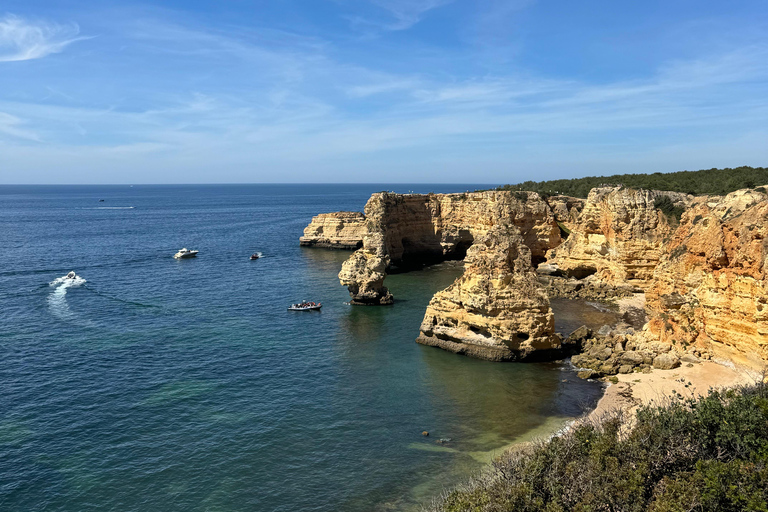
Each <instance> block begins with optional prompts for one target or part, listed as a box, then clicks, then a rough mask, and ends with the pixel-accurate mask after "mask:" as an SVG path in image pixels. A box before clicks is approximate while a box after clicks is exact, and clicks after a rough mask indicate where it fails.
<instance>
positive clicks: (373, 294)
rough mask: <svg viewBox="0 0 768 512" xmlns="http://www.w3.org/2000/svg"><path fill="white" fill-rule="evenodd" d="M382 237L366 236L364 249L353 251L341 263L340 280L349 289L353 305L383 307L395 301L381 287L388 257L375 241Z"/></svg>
mask: <svg viewBox="0 0 768 512" xmlns="http://www.w3.org/2000/svg"><path fill="white" fill-rule="evenodd" d="M381 236H382V235H381V234H380V233H374V234H371V235H368V236H366V237H365V239H364V241H363V244H364V245H363V248H362V249H358V250H357V251H355V252H354V253H352V256H350V257H349V259H348V260H347V261H345V262H344V264H343V265H342V266H341V272H339V281H341V284H342V285H344V286H346V287H347V288H348V289H349V295H350V297H351V300H350V303H352V304H358V305H366V306H383V305H389V304H392V303H393V302H394V298H393V297H392V294H391V293H389V290H387V288H386V287H385V286H384V278H385V277H386V276H387V266H388V265H389V256H387V254H386V252H385V250H384V247H383V244H381V243H377V239H378V238H380V237H381Z"/></svg>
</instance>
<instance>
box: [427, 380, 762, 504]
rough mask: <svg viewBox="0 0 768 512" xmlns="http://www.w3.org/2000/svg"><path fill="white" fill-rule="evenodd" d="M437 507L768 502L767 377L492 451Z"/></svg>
mask: <svg viewBox="0 0 768 512" xmlns="http://www.w3.org/2000/svg"><path fill="white" fill-rule="evenodd" d="M433 510H436V511H441V512H460V511H472V512H486V511H493V512H497V511H498V512H501V511H547V512H555V511H581V512H589V511H602V510H605V511H638V512H639V511H653V512H678V511H680V512H682V511H691V510H695V511H726V512H727V511H737V510H755V511H768V387H767V386H766V385H764V384H759V385H756V386H754V387H749V388H743V389H740V390H729V391H724V392H711V393H710V394H709V395H708V396H707V397H705V398H701V399H698V400H683V399H682V398H678V399H675V400H672V401H671V403H669V404H668V405H666V406H664V407H650V406H649V407H644V408H642V409H641V410H639V411H638V413H637V416H636V420H635V421H634V424H633V426H631V427H627V424H626V423H624V422H622V421H621V419H620V418H618V417H613V418H611V419H608V420H606V421H604V422H603V423H602V424H600V425H581V426H578V427H576V428H574V429H572V430H571V431H570V432H568V433H566V434H564V435H561V436H557V437H554V438H552V439H551V440H549V441H547V442H543V443H541V444H539V445H537V446H534V447H530V448H528V449H527V450H524V451H519V452H516V453H512V454H510V455H507V456H505V457H503V458H501V459H500V460H498V461H496V462H495V463H494V466H493V470H492V471H490V472H489V473H488V474H487V475H485V476H484V477H482V478H480V479H478V480H477V481H475V482H474V483H473V484H471V485H469V486H467V487H466V488H464V489H461V490H456V491H454V492H451V493H449V494H448V495H447V496H446V497H445V498H444V499H443V500H442V502H440V503H439V504H437V505H436V506H435V507H434V509H433Z"/></svg>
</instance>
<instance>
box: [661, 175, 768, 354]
mask: <svg viewBox="0 0 768 512" xmlns="http://www.w3.org/2000/svg"><path fill="white" fill-rule="evenodd" d="M767 244H768V196H766V195H765V194H763V193H760V192H757V191H754V190H741V191H738V192H734V193H731V194H729V195H728V196H726V197H722V198H720V197H704V198H698V199H697V200H696V201H695V202H694V204H693V205H692V207H691V208H690V209H689V210H688V211H686V212H685V213H684V214H683V216H682V219H681V223H680V227H679V228H678V229H677V231H676V232H675V234H674V237H673V238H672V240H671V241H670V242H669V244H668V246H667V247H666V251H665V253H664V254H663V256H662V258H661V261H660V263H659V265H658V267H657V268H656V271H655V273H654V279H653V283H652V286H651V287H650V289H649V290H648V292H647V294H646V296H647V303H648V307H649V308H650V310H651V313H652V319H651V321H650V323H649V328H650V332H651V334H652V335H654V336H656V337H657V338H658V339H659V340H660V341H662V342H665V343H669V344H672V345H674V346H676V347H677V348H678V350H683V349H685V348H687V347H689V346H694V347H697V348H699V349H702V350H708V351H710V352H711V353H712V354H713V355H714V356H715V357H719V358H723V359H728V360H732V361H735V362H738V363H741V364H744V365H747V366H751V367H755V368H757V369H760V368H762V367H763V364H764V361H766V360H768V279H767V278H766V270H767V269H766V264H767V263H768V262H767V260H766V258H768V250H767V247H766V246H767Z"/></svg>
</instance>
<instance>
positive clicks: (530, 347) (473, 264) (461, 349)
mask: <svg viewBox="0 0 768 512" xmlns="http://www.w3.org/2000/svg"><path fill="white" fill-rule="evenodd" d="M420 331H421V333H420V335H419V337H418V339H417V342H419V343H422V344H424V345H432V346H436V347H440V348H443V349H446V350H450V351H451V352H456V353H460V354H466V355H469V356H472V357H477V358H482V359H490V360H494V361H517V360H527V359H543V358H551V354H552V353H553V352H556V351H558V350H559V348H560V340H559V338H558V337H557V335H556V334H555V324H554V316H553V314H552V310H551V309H550V307H549V299H547V296H546V295H545V294H544V292H543V290H542V288H541V285H540V284H539V283H538V281H537V280H536V275H535V272H534V271H533V267H532V266H531V251H530V249H529V248H528V246H527V245H526V244H525V243H524V242H523V238H522V236H521V234H520V231H519V229H517V228H516V227H514V226H511V225H506V226H503V225H499V226H496V227H494V228H493V229H491V230H490V231H489V232H488V233H487V234H486V235H485V236H484V237H482V238H481V239H479V240H478V241H477V242H476V243H475V244H474V245H473V246H472V247H471V248H470V249H469V251H468V252H467V257H466V260H465V270H464V274H463V275H462V276H461V277H459V278H458V279H457V280H456V282H454V283H453V284H452V285H451V286H449V287H448V288H446V289H445V290H443V291H441V292H438V293H437V294H435V296H434V297H433V298H432V300H431V301H430V303H429V305H428V306H427V311H426V314H425V315H424V320H423V322H422V324H421V329H420Z"/></svg>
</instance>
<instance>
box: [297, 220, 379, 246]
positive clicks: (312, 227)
mask: <svg viewBox="0 0 768 512" xmlns="http://www.w3.org/2000/svg"><path fill="white" fill-rule="evenodd" d="M366 229H367V228H366V223H365V215H363V214H362V213H360V212H335V213H321V214H320V215H316V216H314V217H312V222H310V223H309V225H308V226H307V227H306V228H304V236H302V237H301V238H299V244H300V245H302V246H305V247H326V248H329V249H347V250H355V249H359V248H360V247H362V246H363V236H365V233H366Z"/></svg>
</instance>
